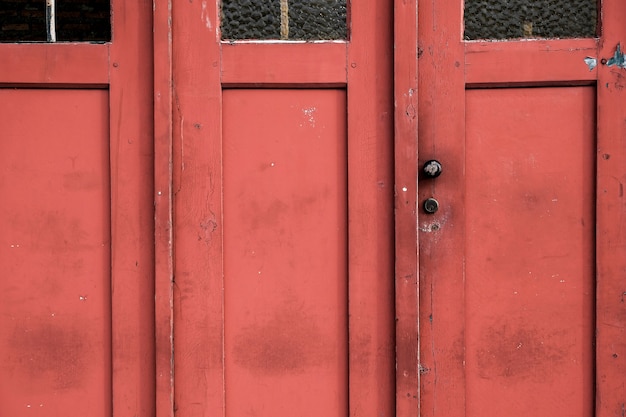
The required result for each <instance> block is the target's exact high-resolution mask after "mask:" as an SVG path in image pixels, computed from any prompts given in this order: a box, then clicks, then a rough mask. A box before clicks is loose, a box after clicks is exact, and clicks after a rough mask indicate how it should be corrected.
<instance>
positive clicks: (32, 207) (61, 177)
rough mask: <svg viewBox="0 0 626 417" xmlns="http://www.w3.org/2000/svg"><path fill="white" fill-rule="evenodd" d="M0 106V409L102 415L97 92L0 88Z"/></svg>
mask: <svg viewBox="0 0 626 417" xmlns="http://www.w3.org/2000/svg"><path fill="white" fill-rule="evenodd" d="M0 106H1V108H0V114H1V115H2V116H1V117H2V119H1V120H2V132H3V135H2V137H3V140H2V142H1V143H0V170H1V172H0V178H1V180H0V194H2V196H3V197H2V205H1V210H2V214H1V215H0V228H1V229H2V230H3V232H2V234H1V236H0V266H1V267H2V270H3V273H2V277H3V278H2V280H1V281H0V290H1V291H2V293H3V294H4V299H3V302H2V303H1V304H0V328H2V334H3V337H2V338H0V358H2V359H1V360H0V364H1V365H0V369H1V370H2V374H3V375H4V377H3V378H2V379H1V381H0V399H1V401H0V414H2V415H14V416H18V415H26V414H30V413H34V414H36V415H54V414H58V413H62V414H63V415H68V416H84V415H87V414H89V415H94V416H103V417H104V416H109V415H110V414H111V408H110V407H111V403H110V398H111V319H110V317H111V280H110V274H111V236H110V234H111V232H110V216H111V210H110V198H109V196H110V181H109V146H108V131H109V128H108V122H109V112H108V93H107V91H106V90H35V89H29V90H13V89H4V90H0ZM70 404H71V407H70V406H69V405H70Z"/></svg>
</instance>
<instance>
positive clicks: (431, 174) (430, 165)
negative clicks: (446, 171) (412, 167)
mask: <svg viewBox="0 0 626 417" xmlns="http://www.w3.org/2000/svg"><path fill="white" fill-rule="evenodd" d="M442 170H443V169H442V167H441V163H440V162H439V161H437V160H436V159H431V160H430V161H426V163H425V164H424V167H423V168H422V171H423V172H424V175H425V176H426V177H427V178H437V177H438V176H440V175H441V171H442Z"/></svg>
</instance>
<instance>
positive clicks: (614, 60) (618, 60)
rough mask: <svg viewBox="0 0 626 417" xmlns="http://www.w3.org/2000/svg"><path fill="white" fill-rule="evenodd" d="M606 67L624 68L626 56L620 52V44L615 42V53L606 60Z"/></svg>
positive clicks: (625, 67)
mask: <svg viewBox="0 0 626 417" xmlns="http://www.w3.org/2000/svg"><path fill="white" fill-rule="evenodd" d="M606 66H607V67H612V66H616V67H618V68H623V69H626V56H624V53H623V52H622V48H621V45H620V44H617V48H616V49H615V54H614V55H613V56H612V57H611V58H610V59H609V60H608V61H606Z"/></svg>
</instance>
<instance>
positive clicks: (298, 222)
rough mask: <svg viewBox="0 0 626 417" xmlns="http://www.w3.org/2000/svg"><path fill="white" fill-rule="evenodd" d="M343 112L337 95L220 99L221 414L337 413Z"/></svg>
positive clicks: (255, 93)
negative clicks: (225, 411)
mask: <svg viewBox="0 0 626 417" xmlns="http://www.w3.org/2000/svg"><path fill="white" fill-rule="evenodd" d="M345 106H346V100H345V92H344V91H342V90H271V89H270V90H267V89H266V90H246V89H241V90H227V91H225V92H224V101H223V112H224V128H223V129H224V130H223V141H224V142H223V143H224V145H223V149H224V151H223V152H224V157H223V161H224V162H223V163H224V231H225V233H224V326H225V329H224V337H225V338H224V349H225V352H224V355H225V386H226V406H227V409H228V410H229V411H228V413H229V415H233V416H237V415H245V414H253V415H255V414H256V415H264V416H280V415H286V414H293V413H295V414H297V415H301V416H319V415H325V416H337V417H339V416H344V415H345V414H346V411H347V408H348V385H347V382H348V381H347V369H348V357H347V354H348V346H347V343H348V318H347V314H346V313H347V310H348V297H347V291H348V267H347V251H348V237H347V232H348V216H347V186H348V184H347V166H346V163H347V158H346V157H347V153H346V149H347V141H346V115H345ZM242 114H245V115H247V117H246V123H241V115H242ZM279 120H280V121H279ZM286 398H289V401H286Z"/></svg>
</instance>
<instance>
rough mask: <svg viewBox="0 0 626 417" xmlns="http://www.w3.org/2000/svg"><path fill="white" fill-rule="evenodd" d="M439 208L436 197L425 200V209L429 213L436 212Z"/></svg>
mask: <svg viewBox="0 0 626 417" xmlns="http://www.w3.org/2000/svg"><path fill="white" fill-rule="evenodd" d="M437 210H439V202H438V201H437V200H435V199H434V198H428V199H426V201H424V211H425V212H426V213H428V214H433V213H436V212H437Z"/></svg>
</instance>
